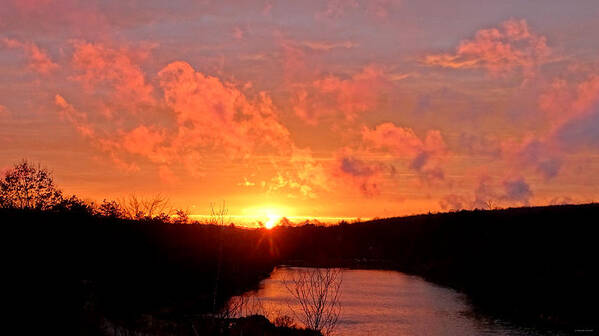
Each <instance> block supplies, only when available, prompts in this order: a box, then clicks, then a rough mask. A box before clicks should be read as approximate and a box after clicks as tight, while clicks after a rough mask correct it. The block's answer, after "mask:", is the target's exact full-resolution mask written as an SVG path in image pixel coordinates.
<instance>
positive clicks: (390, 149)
mask: <svg viewBox="0 0 599 336" xmlns="http://www.w3.org/2000/svg"><path fill="white" fill-rule="evenodd" d="M598 17H599V2H597V1H596V0H589V1H582V0H581V1H574V2H570V1H548V0H538V1H507V0H506V1H480V0H476V1H474V0H473V1H458V2H453V1H451V2H450V1H422V0H419V1H412V0H397V1H394V0H374V1H357V0H356V1H352V0H346V1H334V0H329V1H267V0H260V1H209V0H194V1H155V0H145V1H116V0H107V1H91V0H89V1H78V0H64V1H53V0H2V5H0V74H1V76H0V169H1V170H5V169H7V168H9V167H11V166H12V164H13V163H15V162H17V161H19V160H21V159H23V158H26V159H29V160H31V161H34V162H40V163H41V164H42V165H43V166H45V167H48V168H50V169H51V170H52V171H53V172H54V176H55V180H56V182H57V184H58V185H59V186H61V187H62V188H63V189H64V191H65V192H67V193H74V194H77V195H79V196H81V197H83V198H85V199H90V200H96V201H101V200H102V199H104V198H108V199H118V198H121V197H124V196H126V195H129V194H131V193H134V192H135V193H136V194H138V195H156V194H161V195H165V196H167V197H168V198H169V199H170V200H171V203H172V204H173V205H174V206H177V207H180V208H186V209H189V211H190V212H191V213H193V214H206V213H207V212H208V208H209V205H210V203H211V202H221V201H223V200H224V201H226V204H227V207H228V209H229V213H231V214H232V215H237V216H258V215H265V214H266V213H267V212H272V213H274V214H276V215H280V216H283V215H285V216H307V217H362V218H369V217H377V216H378V217H388V216H398V215H406V214H414V213H423V212H428V211H449V210H456V209H472V208H477V207H478V208H486V207H487V202H489V201H491V202H492V203H493V204H494V205H496V206H500V207H509V206H521V205H544V204H560V203H582V202H591V201H597V200H599V174H598V173H599V36H598V34H599V20H598V19H597V18H598Z"/></svg>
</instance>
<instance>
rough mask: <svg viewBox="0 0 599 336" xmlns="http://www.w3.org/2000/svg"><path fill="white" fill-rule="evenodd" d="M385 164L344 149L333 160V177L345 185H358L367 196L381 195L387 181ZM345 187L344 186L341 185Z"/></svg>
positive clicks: (391, 169) (390, 168)
mask: <svg viewBox="0 0 599 336" xmlns="http://www.w3.org/2000/svg"><path fill="white" fill-rule="evenodd" d="M387 168H388V167H386V166H385V165H383V164H381V163H379V162H367V161H365V160H362V159H360V158H358V156H357V155H355V154H354V153H352V152H351V151H350V150H348V149H344V150H342V151H341V153H340V154H339V155H338V156H337V157H336V158H335V161H334V162H333V167H332V169H333V171H332V175H333V177H335V178H337V179H339V180H340V182H341V183H342V184H344V186H347V185H348V184H349V185H351V186H354V187H356V188H357V189H358V190H359V191H360V193H361V194H362V195H364V196H366V197H372V196H376V195H379V194H380V193H381V189H382V187H383V185H384V182H385V173H386V171H388V170H390V171H393V168H392V167H389V169H387ZM340 187H343V186H340Z"/></svg>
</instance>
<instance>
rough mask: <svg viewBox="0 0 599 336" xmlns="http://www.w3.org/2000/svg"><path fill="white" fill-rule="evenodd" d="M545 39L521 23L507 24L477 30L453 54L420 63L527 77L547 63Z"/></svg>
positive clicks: (515, 21)
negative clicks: (472, 36) (521, 74)
mask: <svg viewBox="0 0 599 336" xmlns="http://www.w3.org/2000/svg"><path fill="white" fill-rule="evenodd" d="M546 40H547V39H546V38H545V37H544V36H542V35H539V34H536V33H533V32H531V31H530V29H529V27H528V24H527V23H526V21H525V20H514V19H512V20H508V21H505V22H503V23H502V24H501V25H500V27H499V28H488V29H481V30H479V31H478V32H476V34H475V36H474V38H473V39H471V40H464V41H462V42H461V43H460V45H459V46H458V47H457V49H456V52H455V54H450V53H445V54H433V55H428V56H426V57H425V59H424V63H425V64H427V65H431V66H441V67H445V68H455V69H462V68H464V69H468V68H482V69H485V70H487V71H488V72H489V73H491V74H494V75H502V74H507V73H511V72H513V71H515V70H518V69H519V70H522V71H523V72H524V73H525V75H527V76H529V75H532V73H534V71H535V68H536V67H537V66H538V65H540V64H542V63H544V62H545V61H546V60H547V57H548V56H549V54H550V52H551V50H550V48H549V47H548V46H547V42H546Z"/></svg>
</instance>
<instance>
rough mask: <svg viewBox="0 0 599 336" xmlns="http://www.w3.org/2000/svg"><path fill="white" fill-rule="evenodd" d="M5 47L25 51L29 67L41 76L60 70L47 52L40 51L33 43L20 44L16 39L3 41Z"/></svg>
mask: <svg viewBox="0 0 599 336" xmlns="http://www.w3.org/2000/svg"><path fill="white" fill-rule="evenodd" d="M3 42H4V45H5V46H6V47H7V48H19V49H23V51H25V55H26V56H27V62H28V65H27V67H28V68H29V69H31V70H33V71H36V72H39V73H41V74H48V73H50V72H52V71H54V70H56V69H58V68H59V66H58V64H56V63H54V62H53V61H52V59H50V56H48V54H47V53H46V51H44V50H42V49H40V48H39V47H38V46H37V45H36V44H34V43H33V42H20V41H17V40H14V39H8V38H5V39H3Z"/></svg>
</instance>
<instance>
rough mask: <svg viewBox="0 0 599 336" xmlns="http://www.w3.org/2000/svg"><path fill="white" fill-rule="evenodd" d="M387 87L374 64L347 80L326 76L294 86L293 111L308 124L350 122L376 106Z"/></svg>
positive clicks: (382, 75)
mask: <svg viewBox="0 0 599 336" xmlns="http://www.w3.org/2000/svg"><path fill="white" fill-rule="evenodd" d="M387 84H388V83H387V81H386V78H385V76H384V74H383V71H382V69H380V68H379V67H377V66H374V65H371V66H367V67H364V68H363V69H362V71H360V72H359V73H356V74H354V75H353V76H352V77H351V78H348V79H342V78H339V77H337V76H333V75H329V76H326V77H324V78H321V79H318V80H315V81H313V82H312V83H310V84H309V85H302V86H299V87H297V88H296V90H295V96H294V98H293V105H294V106H293V109H294V112H295V114H296V115H297V116H299V117H300V118H301V119H302V120H304V121H305V122H306V123H308V124H312V125H315V124H318V123H319V122H320V121H321V120H323V119H325V118H336V117H342V118H344V119H345V120H348V121H353V120H355V119H356V118H357V117H358V116H359V115H360V114H361V113H364V112H367V111H369V110H372V109H374V108H375V107H376V106H377V105H378V104H379V97H380V95H381V91H383V89H384V88H385V87H386V85H387Z"/></svg>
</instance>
